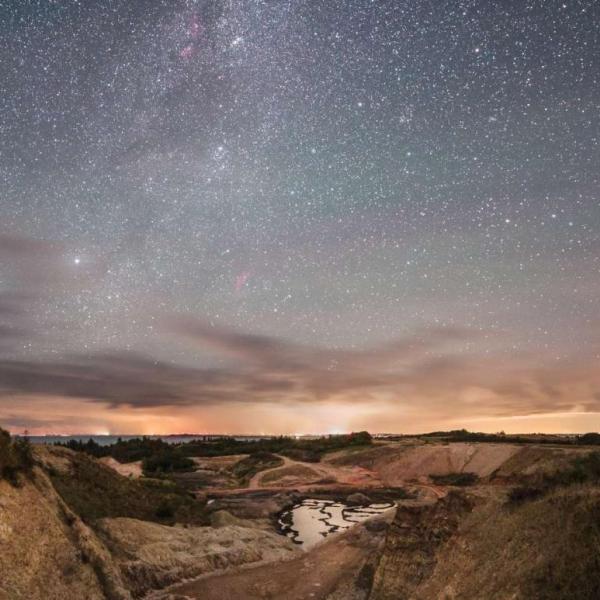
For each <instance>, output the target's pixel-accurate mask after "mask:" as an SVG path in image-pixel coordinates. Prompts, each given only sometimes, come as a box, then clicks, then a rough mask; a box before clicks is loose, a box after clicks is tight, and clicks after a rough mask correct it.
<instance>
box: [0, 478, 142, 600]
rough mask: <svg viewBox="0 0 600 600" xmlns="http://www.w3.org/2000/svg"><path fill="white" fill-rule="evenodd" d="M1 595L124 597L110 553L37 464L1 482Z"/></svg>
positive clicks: (16, 599) (12, 599)
mask: <svg viewBox="0 0 600 600" xmlns="http://www.w3.org/2000/svg"><path fill="white" fill-rule="evenodd" d="M0 547H1V548H2V551H1V552H0V598H3V599H6V600H20V599H23V600H38V599H39V600H54V599H56V600H65V599H71V598H73V599H75V598H86V599H89V600H96V599H98V600H100V599H105V598H112V599H118V600H122V599H126V598H129V597H130V596H129V593H128V592H127V591H126V589H125V587H124V585H123V582H122V581H121V579H120V575H119V573H118V571H117V570H116V569H115V568H114V566H113V565H112V564H111V560H110V556H109V555H108V553H107V551H106V549H105V548H104V547H103V545H102V543H101V542H100V541H99V540H98V539H97V537H96V536H95V535H94V533H93V532H92V531H91V530H90V529H89V528H88V527H87V526H86V525H85V524H84V523H83V522H82V521H81V520H80V519H79V518H78V517H77V516H76V515H75V514H73V513H72V512H71V511H70V510H69V509H68V508H67V507H66V506H65V505H64V503H63V502H62V501H61V499H60V498H59V497H58V496H57V494H56V492H55V491H54V489H53V487H52V485H51V484H50V481H49V480H48V478H47V477H46V475H45V474H44V473H43V472H42V471H41V470H40V469H36V472H35V478H34V479H33V480H29V479H23V480H22V482H21V485H20V487H13V486H11V485H9V484H8V483H7V482H6V481H0Z"/></svg>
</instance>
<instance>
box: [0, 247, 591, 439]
mask: <svg viewBox="0 0 600 600" xmlns="http://www.w3.org/2000/svg"><path fill="white" fill-rule="evenodd" d="M65 265H66V261H65V251H64V249H62V248H60V247H59V246H57V245H54V244H50V243H46V242H39V241H36V240H28V239H19V238H15V237H11V236H0V266H3V269H4V273H5V277H6V281H8V282H10V285H7V286H5V287H4V288H3V289H0V420H4V422H5V423H6V424H8V425H10V424H12V426H13V427H17V426H18V427H21V426H22V425H23V426H24V425H26V424H27V423H28V422H29V423H31V424H35V426H36V427H37V428H38V429H39V428H40V427H42V425H40V424H41V423H44V422H46V423H48V424H49V426H50V425H51V424H52V423H53V422H54V421H53V416H52V415H51V414H44V411H45V410H47V406H48V404H47V401H48V399H53V400H52V401H53V402H56V399H60V398H63V399H64V402H65V405H68V406H73V404H72V402H80V403H84V404H85V405H86V406H88V407H92V408H93V407H95V408H93V410H92V412H93V414H94V419H95V421H94V422H100V421H101V420H102V414H106V415H110V414H117V413H119V412H121V413H122V412H123V411H129V413H130V414H132V411H133V414H132V416H131V418H132V419H135V418H138V417H136V416H135V415H139V419H144V418H145V417H146V416H148V415H157V414H162V415H163V416H162V417H161V418H162V419H165V418H166V417H165V416H164V411H169V410H171V409H173V407H174V410H175V411H176V413H177V414H178V415H179V416H180V417H181V418H182V419H183V421H185V417H186V415H191V414H192V413H193V414H196V415H197V411H198V410H202V411H207V414H208V412H211V414H218V412H219V411H222V413H223V414H225V412H226V411H228V410H229V408H231V407H236V406H243V407H246V408H245V409H244V410H246V411H250V413H249V414H250V417H249V421H247V422H246V424H248V423H252V418H253V417H252V411H254V413H255V414H258V413H259V412H260V411H262V410H263V409H266V408H265V407H278V408H277V410H288V411H290V415H299V414H300V413H302V411H303V410H304V409H303V408H302V407H311V409H310V410H311V411H314V412H315V414H316V412H317V411H318V410H319V407H337V408H335V409H333V410H334V413H335V411H337V412H339V414H344V413H352V414H360V415H370V416H369V417H368V419H370V420H368V419H367V417H364V419H365V421H368V422H369V423H371V425H370V426H371V427H375V428H377V429H379V430H386V429H388V427H387V425H388V424H389V423H390V422H394V423H400V426H398V425H396V426H395V427H400V428H402V424H403V423H404V424H409V423H416V422H419V421H422V422H436V419H437V421H438V422H442V421H448V420H450V419H454V420H455V421H456V420H458V421H460V420H461V419H463V420H465V421H468V420H470V419H474V418H490V419H493V418H498V419H502V418H510V417H514V416H522V415H543V414H550V413H575V412H578V413H596V412H600V372H599V370H598V369H597V368H596V366H597V365H596V362H597V359H596V358H594V357H593V356H590V355H589V354H588V355H587V356H585V355H582V356H572V357H570V358H564V357H563V358H561V359H560V360H557V359H553V358H551V357H550V356H548V355H543V354H541V353H540V354H534V353H532V352H530V353H529V354H525V353H520V354H517V353H513V354H508V353H506V352H503V353H500V352H498V353H493V352H482V351H481V348H482V346H481V343H482V338H483V337H485V334H484V333H482V332H480V331H477V332H476V331H472V330H469V329H461V328H447V327H445V328H444V327H431V328H421V329H419V330H416V331H414V332H413V333H412V334H411V335H404V336H400V337H397V338H395V339H391V340H390V341H388V342H386V343H380V344H376V345H373V346H370V347H364V348H356V349H349V348H326V347H322V346H311V345H306V344H300V343H295V342H292V341H290V340H288V339H284V338H278V337H273V336H267V335H258V334H255V333H249V332H245V331H240V330H237V329H234V328H231V327H227V326H225V325H222V324H219V323H212V322H208V321H206V320H202V319H199V318H195V317H191V316H189V315H179V316H171V317H168V318H164V319H162V320H161V321H160V322H159V321H157V322H156V323H155V324H156V325H157V327H156V328H155V330H154V335H155V336H156V337H158V338H159V339H164V340H165V343H171V342H173V343H175V344H182V343H185V344H187V345H188V347H189V346H190V344H191V347H192V349H193V348H196V349H197V350H198V353H199V354H201V355H204V356H206V355H210V356H214V357H215V358H217V359H219V362H218V363H217V364H219V365H223V366H218V367H215V366H211V367H207V366H204V365H202V364H198V366H194V365H193V364H191V365H190V361H189V360H188V364H187V366H184V365H182V364H181V363H179V362H178V361H166V360H156V359H155V358H154V357H152V356H150V355H144V354H140V353H135V352H132V351H127V350H125V349H112V350H111V349H108V350H106V351H104V352H85V353H84V352H81V353H71V354H66V355H62V356H61V355H57V356H56V357H55V356H53V355H51V354H50V356H51V358H49V357H48V354H46V355H45V356H40V355H38V354H36V353H35V352H32V353H27V352H25V353H24V352H20V351H19V349H22V348H23V347H24V346H25V345H26V344H28V345H29V346H31V347H33V348H34V349H35V341H36V337H37V336H38V331H37V330H36V328H35V327H33V326H32V319H31V316H30V315H31V312H32V308H33V307H35V306H36V305H37V303H39V301H40V299H41V298H45V297H48V296H49V295H50V294H52V293H53V292H52V289H53V287H57V286H58V287H60V288H61V289H63V288H65V287H66V288H67V289H69V286H72V287H75V286H76V281H74V279H75V278H74V276H73V274H72V273H70V271H69V269H68V268H66V266H65ZM82 276H83V277H92V278H93V276H94V275H93V270H92V271H90V272H88V273H83V275H82V274H81V273H79V272H78V273H77V277H82ZM496 337H497V336H496ZM36 399H37V400H36ZM42 407H44V408H42ZM286 407H287V408H286ZM16 408H18V409H19V410H18V411H16V412H15V410H16ZM269 410H273V408H271V409H269ZM67 417H68V415H66V416H65V415H63V416H62V417H61V420H60V423H62V424H63V425H64V423H66V422H68V419H67ZM90 418H91V417H90ZM280 418H282V419H285V415H284V414H283V413H282V416H280ZM361 418H362V417H361ZM65 419H67V420H65ZM403 419H404V420H403ZM263 420H264V419H263ZM132 422H135V420H134V421H132ZM217 422H218V418H217ZM307 422H310V417H307ZM128 423H129V422H128ZM377 423H378V424H379V425H376V424H377ZM276 426H277V425H276V424H274V425H273V424H272V425H271V426H270V427H272V428H276ZM357 426H360V423H358V422H357ZM57 427H58V425H57ZM254 427H255V428H256V430H259V429H260V422H259V421H258V420H257V422H256V423H255V424H254ZM314 427H315V428H316V429H318V422H317V421H315V425H314Z"/></svg>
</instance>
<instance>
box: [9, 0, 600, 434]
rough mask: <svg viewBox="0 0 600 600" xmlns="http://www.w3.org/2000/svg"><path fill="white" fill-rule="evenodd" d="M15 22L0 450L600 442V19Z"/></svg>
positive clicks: (568, 3) (354, 8)
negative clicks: (278, 439) (547, 436)
mask: <svg viewBox="0 0 600 600" xmlns="http://www.w3.org/2000/svg"><path fill="white" fill-rule="evenodd" d="M0 15H1V18H0V132H1V136H2V143H1V145H0V424H1V425H3V426H4V427H6V428H8V429H11V430H12V431H22V430H23V429H28V430H29V431H31V432H35V433H73V432H83V433H88V432H89V433H109V432H110V433H115V432H117V433H129V432H131V433H181V432H213V433H234V432H235V433H302V432H304V433H306V432H323V433H328V432H339V431H349V430H357V429H369V430H370V431H374V432H413V431H426V430H433V429H449V428H456V427H467V428H469V429H477V430H485V431H498V430H505V431H586V430H593V429H596V430H597V429H599V428H600V187H599V184H600V137H599V136H600V29H599V27H598V23H599V22H600V4H599V3H598V2H596V1H595V0H564V1H562V2H555V1H554V0H506V1H503V2H484V1H476V0H455V1H445V0H438V1H435V2H434V1H432V0H394V1H392V0H346V1H344V2H342V1H339V0H327V1H314V0H211V1H208V0H161V1H155V0H152V1H150V0H143V1H142V0H94V1H93V2H92V1H89V2H88V1H86V0H80V1H76V0H53V1H50V0H48V1H43V0H2V1H0Z"/></svg>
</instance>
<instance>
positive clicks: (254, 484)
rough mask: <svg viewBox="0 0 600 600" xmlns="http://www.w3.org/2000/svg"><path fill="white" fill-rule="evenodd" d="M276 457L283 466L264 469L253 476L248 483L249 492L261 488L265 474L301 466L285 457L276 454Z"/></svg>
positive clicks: (299, 463)
mask: <svg viewBox="0 0 600 600" xmlns="http://www.w3.org/2000/svg"><path fill="white" fill-rule="evenodd" d="M276 456H277V458H280V459H281V460H282V461H283V464H282V465H279V466H278V467H272V468H271V469H265V470H264V471H259V472H258V473H256V475H253V476H252V479H250V482H249V483H248V489H250V490H256V489H259V488H260V487H261V486H260V482H261V480H262V478H263V477H264V476H265V475H266V474H267V473H271V472H273V471H277V470H279V469H283V468H285V467H291V466H292V465H301V464H303V463H301V462H298V461H296V460H292V459H291V458H288V457H287V456H281V454H276Z"/></svg>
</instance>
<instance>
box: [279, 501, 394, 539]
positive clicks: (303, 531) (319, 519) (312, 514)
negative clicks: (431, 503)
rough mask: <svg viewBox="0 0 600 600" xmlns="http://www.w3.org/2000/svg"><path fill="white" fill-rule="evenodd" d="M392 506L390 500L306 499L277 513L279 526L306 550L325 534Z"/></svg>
mask: <svg viewBox="0 0 600 600" xmlns="http://www.w3.org/2000/svg"><path fill="white" fill-rule="evenodd" d="M394 506H395V505H394V504H393V503H385V504H383V503H382V504H369V505H368V506H347V505H346V504H343V503H341V502H333V501H332V500H315V499H307V500H304V501H302V502H301V503H300V504H296V505H295V506H293V507H292V508H291V509H289V510H286V511H284V512H282V513H281V515H279V528H280V530H281V533H282V534H283V535H287V536H288V537H289V538H291V539H292V541H293V542H294V543H296V544H300V545H301V546H302V547H303V548H304V549H305V550H306V549H308V548H311V547H312V546H314V545H315V544H317V543H318V542H321V541H322V540H323V539H325V538H326V537H327V536H328V535H331V534H333V533H336V532H338V531H344V530H345V529H349V528H350V527H352V526H353V525H356V524H357V523H362V522H363V521H366V520H367V519H369V518H371V517H373V516H375V515H379V514H382V513H384V512H386V511H388V510H390V508H393V507H394Z"/></svg>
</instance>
